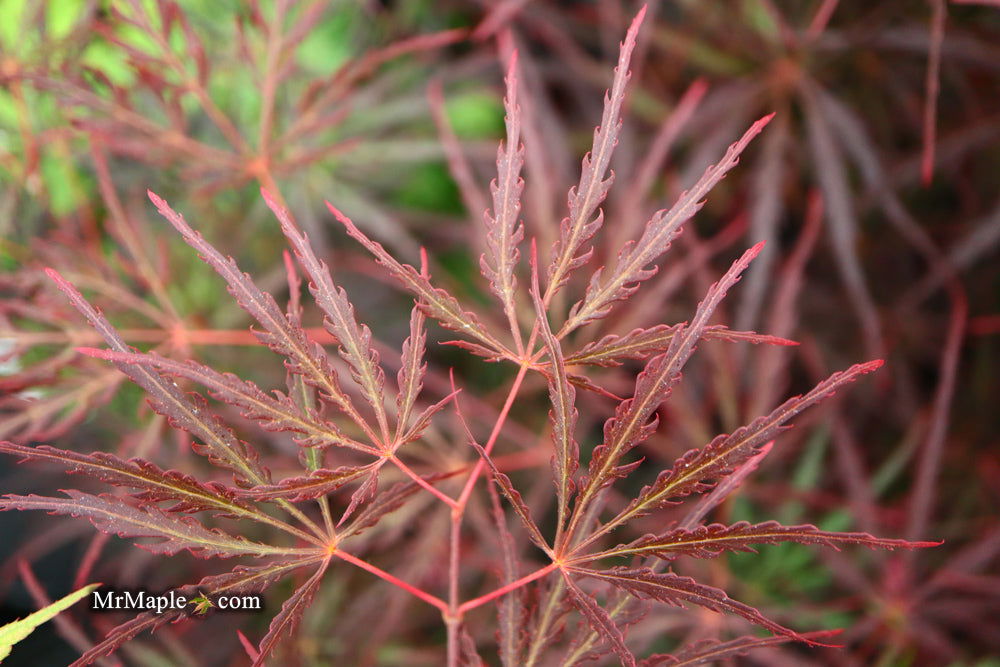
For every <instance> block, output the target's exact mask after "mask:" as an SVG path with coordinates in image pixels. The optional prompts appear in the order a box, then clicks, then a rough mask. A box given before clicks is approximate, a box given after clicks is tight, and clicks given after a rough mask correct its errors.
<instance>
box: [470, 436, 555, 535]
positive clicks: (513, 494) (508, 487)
mask: <svg viewBox="0 0 1000 667" xmlns="http://www.w3.org/2000/svg"><path fill="white" fill-rule="evenodd" d="M470 444H471V445H472V446H473V447H474V448H475V450H476V451H477V452H479V456H481V457H482V459H483V460H484V461H485V462H486V465H488V466H489V468H490V471H491V472H492V473H493V482H494V483H495V484H496V485H497V487H498V488H499V489H500V491H501V492H502V493H503V495H504V497H505V498H507V501H508V502H509V503H510V504H511V506H512V507H513V508H514V513H515V514H517V516H518V518H520V519H521V524H522V525H523V526H524V527H525V528H526V529H527V530H528V537H529V538H531V541H532V542H534V543H535V545H536V546H537V547H538V548H539V549H541V550H542V551H544V552H546V553H550V552H551V549H549V546H548V543H547V542H546V541H545V538H544V537H542V531H541V530H539V528H538V524H536V523H535V520H534V519H532V518H531V510H529V509H528V505H527V503H525V502H524V498H522V497H521V493H520V492H519V491H518V490H517V489H515V488H514V485H513V484H511V482H510V477H507V475H505V474H503V473H502V472H500V470H499V468H497V466H496V464H495V463H494V462H493V459H491V458H490V455H489V454H487V453H486V450H485V449H483V448H482V447H481V446H480V445H478V444H477V443H475V442H473V443H470Z"/></svg>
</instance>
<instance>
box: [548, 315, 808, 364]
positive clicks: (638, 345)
mask: <svg viewBox="0 0 1000 667" xmlns="http://www.w3.org/2000/svg"><path fill="white" fill-rule="evenodd" d="M679 326H680V325H674V326H670V325H667V324H661V325H659V326H655V327H652V328H649V329H635V330H633V331H631V332H629V333H627V334H625V335H624V336H617V335H610V336H605V337H604V338H602V339H600V340H598V341H594V342H591V343H587V344H586V345H584V346H583V347H582V348H580V350H579V351H578V352H574V353H573V354H571V355H569V356H568V357H566V363H567V364H571V365H572V364H592V365H595V366H608V367H613V366H621V365H622V363H623V362H624V361H625V360H626V359H647V358H649V357H650V356H652V355H654V354H659V353H661V352H665V351H666V350H667V348H668V347H669V346H670V341H671V340H672V339H673V337H674V336H675V335H676V334H677V332H678V328H679ZM702 338H704V339H705V340H725V341H731V342H740V341H745V342H748V343H754V344H759V343H766V344H768V345H798V343H796V342H795V341H792V340H788V339H787V338H779V337H778V336H768V335H765V334H758V333H757V332H755V331H734V330H732V329H729V328H727V327H725V326H723V325H721V324H715V325H711V326H707V327H705V331H704V332H703V333H702Z"/></svg>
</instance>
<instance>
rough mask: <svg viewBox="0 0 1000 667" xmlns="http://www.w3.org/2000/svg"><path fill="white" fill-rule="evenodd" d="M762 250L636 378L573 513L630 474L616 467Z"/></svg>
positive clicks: (648, 427)
mask: <svg viewBox="0 0 1000 667" xmlns="http://www.w3.org/2000/svg"><path fill="white" fill-rule="evenodd" d="M762 247H763V244H760V243H758V244H757V245H756V246H754V247H753V248H751V249H750V250H747V251H746V252H745V253H743V256H742V257H741V258H740V259H739V260H737V261H736V262H735V263H733V265H732V267H730V269H729V271H727V272H726V274H725V275H724V276H723V277H722V278H721V279H720V280H719V282H717V283H715V284H714V285H712V287H711V288H710V289H709V291H708V294H707V295H706V296H705V298H704V300H703V301H702V302H701V303H700V304H698V309H697V311H696V312H695V316H694V318H693V319H692V321H691V324H690V325H687V326H684V325H679V328H678V331H677V333H676V335H674V337H673V339H672V340H671V342H670V345H669V347H668V348H667V351H666V352H664V353H663V354H661V355H658V356H656V357H653V358H652V359H651V360H650V361H649V362H648V363H647V364H646V367H645V369H643V371H642V372H641V373H640V374H639V377H638V379H637V380H636V385H635V394H634V396H633V397H632V398H630V399H628V400H626V401H623V402H622V403H620V404H619V406H618V408H617V410H616V411H615V416H614V417H612V418H611V419H609V420H607V422H605V424H604V442H603V443H602V444H601V445H599V446H598V447H597V448H595V449H594V454H593V457H592V458H591V461H590V478H589V479H588V481H587V483H586V486H585V487H584V490H583V492H582V493H581V496H580V501H579V503H578V507H577V510H576V511H577V514H579V513H580V511H581V508H585V507H586V505H587V503H588V502H589V501H591V500H592V499H593V497H594V495H595V494H596V493H597V492H598V491H599V490H601V489H602V488H604V487H605V486H607V485H608V484H609V483H611V481H612V480H613V479H614V478H615V477H620V476H622V475H623V474H625V473H627V472H629V470H628V469H627V468H624V469H622V468H619V462H620V461H621V458H622V456H624V455H625V454H626V453H627V452H628V451H629V450H630V449H632V448H633V447H635V446H636V445H638V444H639V443H640V442H642V441H643V440H645V439H646V438H648V437H649V435H650V434H651V433H652V432H653V430H654V429H655V428H656V419H655V417H654V415H655V413H656V410H657V408H658V407H659V406H660V404H661V403H662V402H663V401H664V400H665V399H666V398H667V397H668V396H669V395H670V393H671V391H673V387H674V385H675V384H676V383H677V382H678V381H679V380H680V377H681V369H682V368H683V367H684V364H686V363H687V361H688V359H689V358H690V357H691V355H692V353H693V352H694V349H695V345H696V344H697V343H698V340H699V339H700V338H701V335H702V332H703V331H704V330H705V327H706V326H707V325H708V320H709V318H711V316H712V314H713V312H714V311H715V308H716V307H717V306H718V305H719V303H720V302H721V301H722V299H723V297H725V295H726V292H727V291H728V290H729V288H730V287H732V286H733V285H734V284H735V283H736V282H737V281H738V280H739V277H740V274H741V273H742V272H743V271H744V270H745V269H746V267H747V266H748V265H749V263H750V262H751V261H752V260H753V258H754V257H756V256H757V254H758V253H759V252H760V251H761V249H762ZM651 420H652V421H651Z"/></svg>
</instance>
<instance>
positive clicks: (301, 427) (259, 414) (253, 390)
mask: <svg viewBox="0 0 1000 667" xmlns="http://www.w3.org/2000/svg"><path fill="white" fill-rule="evenodd" d="M77 350H78V351H80V352H81V353H83V354H86V355H88V356H91V357H97V358H99V359H106V360H107V361H111V362H115V363H121V364H132V365H139V366H147V367H152V368H158V369H159V370H161V371H162V372H164V373H166V374H167V375H173V376H176V377H184V378H187V379H189V380H192V381H194V382H197V383H198V384H200V385H202V386H203V387H205V388H206V389H208V390H209V392H210V394H211V395H212V397H213V398H216V399H217V400H220V401H225V402H226V403H229V404H230V405H235V406H236V407H238V408H240V411H241V413H242V415H243V416H244V417H246V418H247V419H252V420H254V421H256V422H258V423H259V424H260V425H261V426H262V427H263V428H265V429H266V430H268V431H291V432H293V433H300V434H302V437H300V438H297V439H296V440H297V441H298V442H299V444H301V445H303V446H307V447H328V446H342V447H348V448H350V449H356V450H358V451H363V452H366V453H369V454H377V453H378V450H376V449H375V448H373V447H371V446H370V445H366V444H364V443H360V442H357V441H355V440H353V439H351V438H349V437H347V436H346V435H344V434H343V433H342V432H341V430H340V429H339V428H337V426H336V425H335V424H333V423H331V422H329V421H326V420H324V419H322V418H321V417H320V416H319V415H318V414H316V411H315V410H308V411H303V410H302V409H300V408H299V406H296V405H295V403H294V402H293V401H292V400H291V398H289V397H288V396H286V395H284V394H281V393H280V392H275V395H274V396H273V397H272V396H268V395H267V394H265V393H264V392H263V391H262V390H261V389H260V388H259V387H258V386H257V385H255V384H254V383H253V382H250V381H249V380H243V379H241V378H239V377H237V376H236V375H233V374H232V373H222V372H219V371H217V370H215V369H213V368H209V367H208V366H204V365H202V364H199V363H198V362H196V361H193V360H187V361H176V360H174V359H168V358H166V357H162V356H160V355H158V354H156V353H155V352H150V353H147V354H136V353H132V352H115V351H113V350H97V349H94V348H88V347H80V348H77Z"/></svg>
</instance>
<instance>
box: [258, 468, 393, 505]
mask: <svg viewBox="0 0 1000 667" xmlns="http://www.w3.org/2000/svg"><path fill="white" fill-rule="evenodd" d="M372 465H374V464H368V465H364V466H342V467H340V468H337V469H336V470H328V469H326V468H319V469H318V470H313V471H310V473H309V474H308V475H303V476H300V477H289V478H287V479H283V480H281V481H280V482H278V483H277V484H269V485H265V486H255V487H252V488H249V489H245V490H243V491H241V495H244V496H247V497H249V498H253V499H254V500H279V499H284V500H287V501H289V502H293V503H299V502H302V501H304V500H313V499H315V498H319V497H321V496H325V495H327V494H328V493H332V492H333V491H336V490H337V489H339V488H340V487H342V486H343V485H345V484H347V483H349V482H352V481H354V480H356V479H358V478H360V477H363V476H364V475H365V474H366V473H369V472H370V471H371V468H372Z"/></svg>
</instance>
